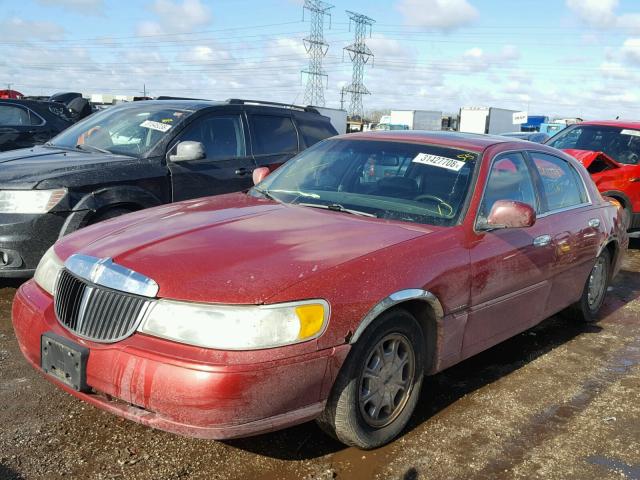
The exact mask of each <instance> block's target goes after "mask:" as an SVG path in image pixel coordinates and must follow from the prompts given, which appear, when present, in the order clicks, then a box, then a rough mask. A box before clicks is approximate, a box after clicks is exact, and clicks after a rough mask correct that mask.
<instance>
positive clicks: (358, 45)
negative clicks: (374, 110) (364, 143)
mask: <svg viewBox="0 0 640 480" xmlns="http://www.w3.org/2000/svg"><path fill="white" fill-rule="evenodd" d="M346 12H347V15H349V28H351V23H352V22H353V24H354V32H355V40H354V42H353V43H352V44H351V45H349V46H348V47H344V50H346V51H347V52H349V58H350V59H351V62H352V63H353V75H352V77H351V85H347V86H346V87H345V89H344V90H345V91H346V92H348V93H350V94H351V102H350V104H349V115H350V116H351V118H353V119H357V120H362V119H363V116H364V108H363V106H362V95H370V94H371V92H370V91H369V90H367V87H365V86H364V66H365V65H366V64H367V62H368V61H369V59H372V58H373V53H372V52H371V50H370V49H369V47H367V45H366V43H365V40H366V37H367V27H368V29H369V37H371V30H372V25H373V24H374V23H375V20H374V19H372V18H370V17H367V16H366V15H362V14H360V13H355V12H352V11H350V10H347V11H346Z"/></svg>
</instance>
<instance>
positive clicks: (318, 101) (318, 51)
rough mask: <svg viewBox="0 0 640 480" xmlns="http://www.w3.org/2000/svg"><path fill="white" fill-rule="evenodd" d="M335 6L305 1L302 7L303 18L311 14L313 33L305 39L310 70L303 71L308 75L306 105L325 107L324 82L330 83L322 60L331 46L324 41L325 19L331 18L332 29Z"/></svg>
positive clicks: (311, 0) (309, 0) (319, 0)
mask: <svg viewBox="0 0 640 480" xmlns="http://www.w3.org/2000/svg"><path fill="white" fill-rule="evenodd" d="M332 8H333V5H331V4H329V3H326V2H323V1H322V0H304V6H303V7H302V17H303V20H304V11H305V10H309V12H310V13H311V21H310V23H311V32H310V33H309V36H308V37H307V38H305V39H303V43H304V48H305V50H306V51H307V54H308V55H309V69H308V70H302V73H306V74H307V86H306V88H305V92H304V103H305V104H306V105H316V106H318V107H324V85H323V80H326V81H327V82H328V78H329V77H328V76H327V74H326V73H325V71H324V69H323V68H322V59H323V58H324V56H325V55H326V54H327V51H328V50H329V44H328V43H326V42H325V41H324V17H325V15H326V16H328V17H329V28H331V14H330V13H329V10H331V9H332Z"/></svg>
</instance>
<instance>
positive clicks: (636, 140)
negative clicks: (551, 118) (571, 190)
mask: <svg viewBox="0 0 640 480" xmlns="http://www.w3.org/2000/svg"><path fill="white" fill-rule="evenodd" d="M547 144H548V145H551V146H552V147H555V148H560V149H563V150H564V151H565V152H567V153H568V154H569V155H572V156H574V157H575V158H577V159H578V160H579V161H580V162H581V163H582V164H583V165H584V166H585V168H586V169H587V170H588V171H589V173H590V174H591V176H592V177H593V180H594V182H596V186H597V187H598V190H599V191H600V192H601V193H602V194H603V195H606V196H609V197H612V198H615V199H616V200H618V201H619V202H620V203H621V204H622V206H623V207H624V215H625V221H626V222H627V225H628V228H629V229H630V230H639V229H640V122H625V121H621V120H614V121H597V122H595V121H594V122H584V123H579V124H576V125H572V126H570V127H568V128H566V129H565V130H562V131H561V132H560V133H558V134H557V135H555V136H554V137H553V138H551V139H550V140H549V141H548V142H547Z"/></svg>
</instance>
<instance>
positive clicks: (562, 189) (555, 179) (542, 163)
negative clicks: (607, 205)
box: [531, 152, 588, 212]
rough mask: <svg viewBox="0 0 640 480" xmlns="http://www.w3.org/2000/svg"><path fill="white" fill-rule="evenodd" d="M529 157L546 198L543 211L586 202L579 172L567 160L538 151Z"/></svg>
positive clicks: (585, 194)
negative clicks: (545, 206)
mask: <svg viewBox="0 0 640 480" xmlns="http://www.w3.org/2000/svg"><path fill="white" fill-rule="evenodd" d="M531 158H532V159H533V163H534V165H535V167H536V170H537V171H538V173H539V175H540V179H541V181H542V190H543V193H544V196H545V198H546V203H547V208H546V210H545V211H548V212H552V211H554V210H560V209H563V208H569V207H573V206H576V205H581V204H584V203H587V202H588V197H587V192H586V191H585V188H584V184H583V183H582V180H581V178H580V174H579V173H578V172H577V171H576V170H575V168H573V167H572V166H571V165H570V164H569V163H568V162H567V161H565V160H563V159H561V158H558V157H554V156H553V155H547V154H544V153H539V152H531Z"/></svg>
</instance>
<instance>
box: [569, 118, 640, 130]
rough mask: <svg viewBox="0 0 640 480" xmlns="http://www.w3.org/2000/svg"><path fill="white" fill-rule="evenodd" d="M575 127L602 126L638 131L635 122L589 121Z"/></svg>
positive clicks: (637, 122) (638, 124)
mask: <svg viewBox="0 0 640 480" xmlns="http://www.w3.org/2000/svg"><path fill="white" fill-rule="evenodd" d="M576 125H602V126H607V127H621V128H633V129H634V130H640V121H635V120H589V121H587V122H580V123H577V124H576Z"/></svg>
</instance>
